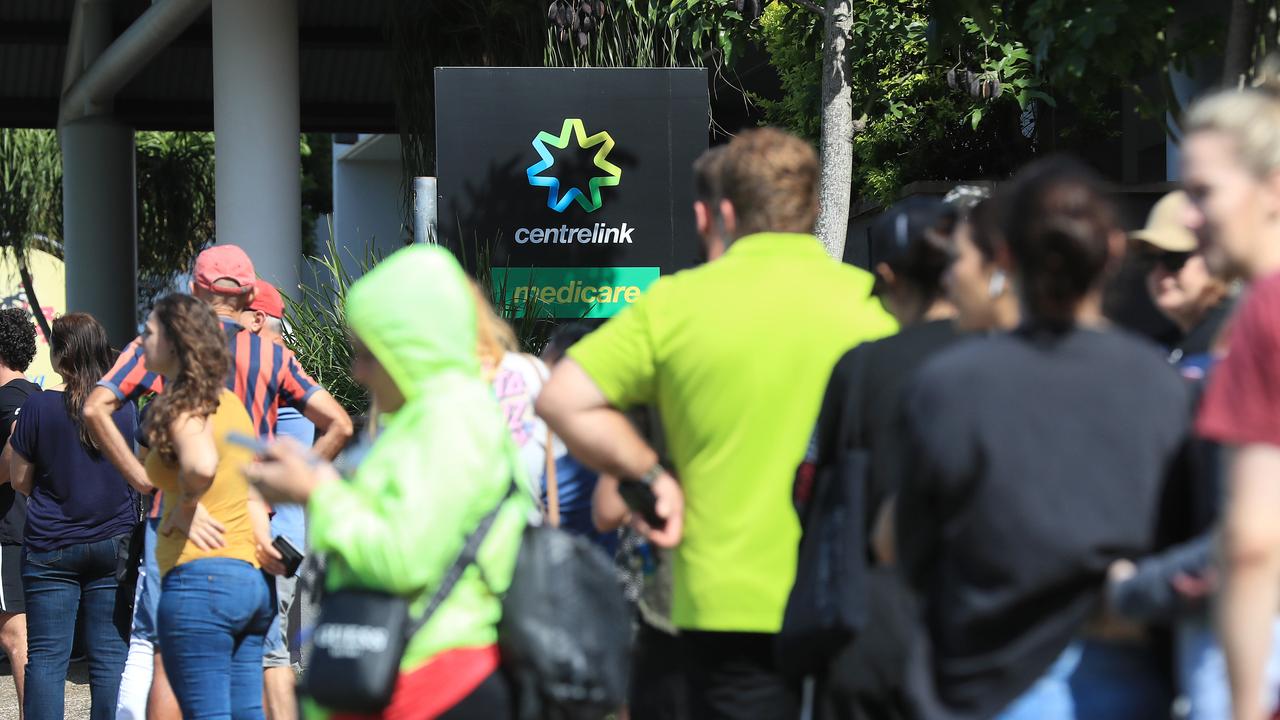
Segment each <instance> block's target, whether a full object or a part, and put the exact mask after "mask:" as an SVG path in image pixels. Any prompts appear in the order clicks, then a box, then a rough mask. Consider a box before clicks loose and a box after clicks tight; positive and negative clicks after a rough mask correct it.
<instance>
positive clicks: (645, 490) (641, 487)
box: [618, 480, 667, 530]
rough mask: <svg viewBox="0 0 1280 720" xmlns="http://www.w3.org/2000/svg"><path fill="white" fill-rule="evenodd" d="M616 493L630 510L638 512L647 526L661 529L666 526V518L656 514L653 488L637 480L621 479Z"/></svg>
mask: <svg viewBox="0 0 1280 720" xmlns="http://www.w3.org/2000/svg"><path fill="white" fill-rule="evenodd" d="M618 494H619V495H621V496H622V501H623V502H625V503H626V504H627V507H629V508H631V511H632V512H636V513H639V514H640V517H642V518H644V521H645V522H646V523H648V525H649V527H651V528H653V529H654V530H662V529H664V528H666V527H667V519H666V518H664V517H662V516H661V515H659V514H658V496H657V495H654V494H653V488H652V487H650V486H649V485H648V484H646V483H643V482H641V481H639V480H621V481H619V482H618Z"/></svg>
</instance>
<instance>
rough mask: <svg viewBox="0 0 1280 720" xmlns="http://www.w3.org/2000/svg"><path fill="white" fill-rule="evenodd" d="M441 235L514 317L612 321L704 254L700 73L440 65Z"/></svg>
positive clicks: (704, 114) (705, 110)
mask: <svg viewBox="0 0 1280 720" xmlns="http://www.w3.org/2000/svg"><path fill="white" fill-rule="evenodd" d="M435 91H436V174H437V177H438V180H437V187H438V188H439V193H440V196H439V198H438V201H439V202H438V223H439V231H440V235H441V237H442V238H443V239H444V241H445V242H447V243H448V244H449V245H450V246H451V247H453V248H454V249H455V250H456V251H458V252H460V253H462V254H464V255H465V256H466V257H467V258H468V259H470V260H471V261H472V262H485V261H486V260H487V263H488V264H489V265H490V266H491V267H492V268H493V270H492V276H493V282H494V285H495V288H496V289H498V290H500V291H501V294H502V297H503V298H504V299H505V301H506V302H507V303H508V305H509V306H512V307H514V308H515V309H516V310H517V312H523V311H524V310H525V309H533V310H534V311H536V312H538V313H539V314H542V315H548V316H552V317H561V318H579V317H608V316H611V315H613V314H615V313H616V312H617V311H618V310H620V309H622V308H623V307H626V305H628V304H630V303H632V302H635V300H636V299H638V298H639V297H640V295H641V294H642V293H643V292H644V290H645V289H646V288H648V287H649V285H650V284H652V283H653V281H654V280H657V279H658V277H659V276H660V275H661V274H663V273H670V272H674V271H676V270H679V269H681V268H684V267H688V266H689V265H691V264H692V263H693V262H694V260H695V259H696V258H697V256H698V240H697V235H696V230H695V227H694V222H693V212H692V204H693V178H692V174H691V166H692V164H693V161H694V160H695V159H696V158H697V156H698V155H699V154H700V153H701V152H702V151H703V150H705V149H706V147H707V119H708V114H709V107H708V99H707V75H706V71H705V70H699V69H675V70H665V69H568V68H437V69H436V88H435Z"/></svg>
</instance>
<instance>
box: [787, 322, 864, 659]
mask: <svg viewBox="0 0 1280 720" xmlns="http://www.w3.org/2000/svg"><path fill="white" fill-rule="evenodd" d="M860 350H865V347H864V348H860ZM865 355H866V353H865V352H858V351H855V352H854V353H852V354H851V356H850V359H851V360H852V361H853V363H854V367H853V368H852V369H853V370H854V372H852V373H850V374H851V375H852V376H853V377H854V378H855V379H858V380H860V379H861V377H862V376H863V374H864V373H863V372H861V371H862V370H863V368H864V367H865V365H864V364H863V363H865V359H866V358H865ZM833 379H834V376H833ZM861 390H862V388H861V383H860V382H853V383H850V387H847V388H841V389H839V392H840V394H839V395H838V396H839V397H840V398H841V400H842V402H841V403H840V404H838V405H836V406H835V407H834V408H833V410H838V415H837V416H836V417H821V418H820V419H819V434H818V439H817V440H818V454H817V460H816V463H815V466H816V467H815V472H814V476H813V485H812V489H811V491H810V493H809V499H808V502H807V503H805V505H804V506H803V507H802V508H800V527H801V537H800V549H799V557H798V560H797V563H796V579H795V583H794V584H793V585H792V587H791V594H790V596H789V597H788V598H787V607H786V611H785V612H784V614H783V619H782V629H781V631H780V632H779V633H778V637H777V647H776V651H777V660H778V668H779V670H780V671H781V672H783V673H784V674H786V675H788V676H790V677H795V678H800V677H805V676H811V675H820V674H822V671H823V669H824V668H826V667H827V666H828V665H829V664H830V663H831V661H832V660H833V659H834V658H835V656H836V655H837V654H838V653H839V652H840V651H841V650H842V649H843V648H845V647H846V646H848V644H849V643H850V642H852V641H853V639H854V638H855V637H856V636H857V634H858V632H859V631H860V630H861V629H862V627H863V626H864V625H865V624H866V622H867V614H868V613H867V572H868V571H867V556H866V553H867V550H866V547H867V546H866V538H867V530H866V503H867V501H866V493H867V484H868V481H869V475H870V467H871V461H870V453H869V452H868V451H867V449H866V447H864V446H862V445H861V444H860V443H856V442H855V443H853V444H849V443H848V442H847V439H848V438H860V437H861V427H862V426H861V415H862V413H861V411H860V408H859V405H860V401H861V399H862V392H861ZM827 394H828V396H830V395H831V394H832V389H828V391H827ZM825 409H826V408H824V410H825Z"/></svg>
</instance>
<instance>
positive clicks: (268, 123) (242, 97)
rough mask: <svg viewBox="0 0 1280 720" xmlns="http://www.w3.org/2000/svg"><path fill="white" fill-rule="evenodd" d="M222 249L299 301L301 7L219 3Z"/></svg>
mask: <svg viewBox="0 0 1280 720" xmlns="http://www.w3.org/2000/svg"><path fill="white" fill-rule="evenodd" d="M213 131H214V150H215V154H216V158H217V163H216V173H217V175H216V201H217V205H216V207H217V217H216V221H217V241H218V242H219V243H224V244H225V243H230V244H234V245H239V246H240V247H242V248H244V250H245V252H247V253H249V257H250V258H251V259H252V260H253V265H254V268H255V269H256V270H257V272H258V275H260V276H261V277H263V278H265V279H266V280H268V281H270V282H272V283H275V285H276V286H277V287H279V288H280V291H281V292H284V293H288V294H290V295H293V296H294V297H297V294H298V291H297V287H298V278H299V271H298V270H299V265H300V264H301V262H302V257H301V256H302V219H301V213H302V187H301V181H300V178H299V165H300V163H301V158H300V156H299V155H298V140H299V122H298V4H297V0H214V3H213Z"/></svg>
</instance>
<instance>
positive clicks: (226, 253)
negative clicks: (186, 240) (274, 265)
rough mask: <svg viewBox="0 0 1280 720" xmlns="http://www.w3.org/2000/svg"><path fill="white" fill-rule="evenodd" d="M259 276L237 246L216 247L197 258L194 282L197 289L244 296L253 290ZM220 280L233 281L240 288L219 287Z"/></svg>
mask: <svg viewBox="0 0 1280 720" xmlns="http://www.w3.org/2000/svg"><path fill="white" fill-rule="evenodd" d="M256 279H257V275H256V274H254V272H253V261H251V260H250V259H249V256H248V255H246V254H245V252H244V250H241V249H240V248H239V247H237V246H235V245H214V246H213V247H211V248H209V249H208V250H205V251H204V252H202V253H200V254H199V255H197V256H196V268H195V273H194V277H193V278H192V281H193V282H194V283H195V285H196V287H199V288H203V289H205V290H208V291H209V292H214V293H218V294H219V295H243V294H245V293H247V292H249V290H251V289H252V288H253V283H254V281H255V280H256ZM219 280H231V281H233V282H234V283H235V284H236V285H238V286H239V287H237V288H235V289H231V288H224V287H218V286H217V285H215V283H217V282H218V281H219Z"/></svg>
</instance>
